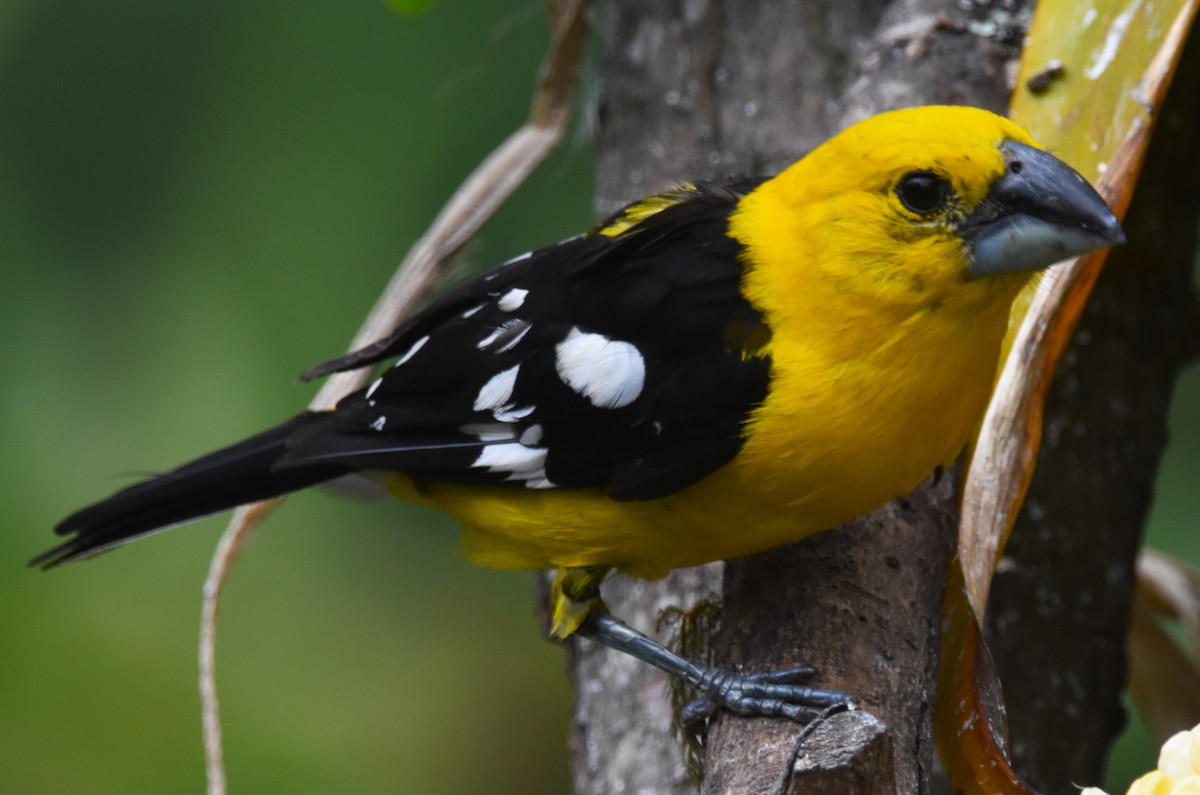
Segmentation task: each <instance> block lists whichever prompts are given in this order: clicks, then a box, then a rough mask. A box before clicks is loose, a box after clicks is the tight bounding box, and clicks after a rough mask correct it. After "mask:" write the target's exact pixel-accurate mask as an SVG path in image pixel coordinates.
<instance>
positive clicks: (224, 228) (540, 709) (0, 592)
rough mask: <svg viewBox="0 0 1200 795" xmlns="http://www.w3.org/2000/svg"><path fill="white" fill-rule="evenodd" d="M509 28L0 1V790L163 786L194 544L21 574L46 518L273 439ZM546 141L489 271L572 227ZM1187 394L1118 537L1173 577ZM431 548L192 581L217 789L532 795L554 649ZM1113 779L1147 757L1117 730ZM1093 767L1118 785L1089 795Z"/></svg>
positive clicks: (1190, 486)
mask: <svg viewBox="0 0 1200 795" xmlns="http://www.w3.org/2000/svg"><path fill="white" fill-rule="evenodd" d="M542 11H543V5H542V3H541V2H539V1H537V0H534V1H533V2H524V3H514V2H511V0H471V1H470V2H468V1H467V0H453V2H440V3H435V4H434V5H433V6H432V8H430V9H429V10H428V11H427V12H425V13H423V14H421V15H419V16H416V17H411V18H410V17H400V16H396V15H395V14H394V13H392V12H391V11H389V10H387V9H386V8H385V6H384V5H383V4H382V3H380V2H374V1H373V0H361V1H360V2H350V3H336V4H335V3H324V4H317V3H311V4H295V3H282V2H276V1H275V0H241V2H236V3H235V2H210V3H174V4H172V3H161V2H152V0H108V2H105V3H101V4H87V3H68V2H61V0H5V2H2V3H0V263H2V268H3V270H2V271H0V273H3V275H4V276H5V277H6V278H5V281H6V287H7V289H5V290H3V291H2V292H0V331H2V333H3V336H2V337H0V338H2V339H3V340H4V345H3V348H2V349H0V365H2V369H0V371H2V372H3V373H4V374H5V375H6V383H5V385H4V388H3V390H0V401H2V403H0V407H2V409H0V410H2V414H0V416H3V421H2V422H0V444H2V445H3V449H4V450H5V452H6V455H4V456H3V457H2V458H0V482H3V483H4V484H5V485H4V494H5V498H4V500H3V504H4V507H5V508H6V523H7V526H8V530H7V531H6V532H5V533H3V534H0V605H2V608H0V791H3V792H5V793H9V792H11V793H42V792H71V793H130V792H139V793H140V792H199V791H201V790H202V788H203V770H202V759H201V750H200V736H199V735H200V731H199V717H198V709H197V706H198V705H197V696H196V687H195V668H196V664H195V656H196V650H195V647H196V633H197V623H198V613H199V605H200V585H201V583H202V581H203V578H204V575H205V572H206V568H207V565H208V559H209V555H210V553H211V550H212V548H213V545H214V544H215V542H216V539H217V537H218V535H219V533H220V531H221V529H222V528H223V526H224V520H223V519H210V520H207V521H205V522H204V523H202V524H201V525H199V526H196V527H193V528H191V529H190V530H189V531H187V532H180V533H173V534H170V535H167V536H159V537H156V538H154V539H150V540H147V541H145V542H143V543H140V544H136V545H134V546H132V547H129V548H127V549H125V550H123V551H122V552H121V553H120V554H115V555H108V556H105V557H103V558H102V559H100V560H97V561H92V562H88V563H84V564H82V565H77V566H71V567H69V568H67V569H65V570H61V571H55V572H52V573H50V574H42V573H40V572H36V571H33V570H29V569H26V568H25V565H24V564H25V561H26V560H27V559H28V558H29V557H30V556H31V555H33V554H35V553H36V552H39V551H41V550H42V549H43V548H45V547H46V546H47V545H48V544H49V543H51V541H52V540H53V539H52V537H51V536H50V533H49V528H50V527H51V526H52V525H53V524H54V522H55V521H56V520H58V519H59V518H61V517H62V516H63V515H64V514H65V513H66V512H67V511H68V510H70V509H73V508H75V507H78V506H79V505H81V504H83V503H84V502H87V501H90V500H92V499H95V498H97V497H100V496H103V495H104V494H107V493H108V492H110V491H111V490H113V489H115V488H117V487H120V486H122V485H124V484H126V483H128V482H130V480H131V479H132V478H136V477H138V476H140V475H143V474H146V473H149V472H153V471H155V470H160V469H164V468H167V467H170V466H172V465H174V464H177V463H179V462H180V461H182V460H184V459H186V458H188V457H191V456H193V455H195V454H197V453H200V452H203V451H205V450H207V449H209V448H211V447H213V446H214V445H216V444H220V443H223V442H227V441H233V440H235V439H237V438H239V437H241V436H243V435H246V434H249V433H252V432H254V431H257V430H259V429H261V428H262V427H264V426H266V425H268V424H272V423H275V422H277V421H279V420H281V419H282V418H284V417H287V416H290V415H291V414H292V413H294V412H296V411H297V410H298V409H299V408H301V407H302V406H303V405H304V404H305V403H306V402H307V401H308V399H309V398H310V397H311V396H312V394H313V392H314V388H313V387H312V386H302V385H299V384H298V382H297V381H296V378H295V376H296V374H297V373H299V372H301V371H303V370H305V369H306V368H308V367H309V366H310V365H312V364H314V363H316V362H318V361H321V360H323V359H325V358H327V357H330V356H333V355H336V354H338V353H340V352H341V351H342V349H343V347H344V346H345V344H346V343H347V342H348V340H349V339H350V337H351V335H352V334H353V332H354V330H355V329H356V327H357V325H358V322H359V320H360V319H361V317H362V316H363V314H364V313H365V311H366V310H367V308H368V307H369V306H370V305H371V303H372V302H373V300H374V298H375V297H376V295H377V294H378V292H379V290H380V289H381V287H382V286H383V284H384V283H385V281H386V280H387V278H388V277H389V275H390V274H391V271H392V269H393V267H394V265H395V263H396V262H397V261H398V260H399V259H400V257H401V256H402V255H403V254H404V252H405V250H406V248H407V246H408V245H409V244H410V243H411V242H412V240H413V239H415V238H416V237H417V236H418V235H419V234H420V233H421V232H422V231H423V229H424V228H425V226H426V225H427V224H428V222H429V221H430V219H431V217H432V215H433V214H434V213H435V212H436V210H437V208H438V207H440V205H441V204H442V202H443V201H444V200H445V199H446V198H447V196H448V195H449V193H450V191H451V190H452V189H453V187H454V186H455V185H457V184H458V182H459V181H460V180H461V179H462V178H463V177H464V176H465V175H466V173H467V172H468V171H469V170H470V168H471V167H472V166H473V165H474V164H475V163H477V162H478V161H479V159H480V158H481V157H483V156H484V155H485V154H486V153H487V152H488V151H490V149H491V148H492V147H493V146H495V145H496V144H497V143H498V142H499V141H501V140H502V139H503V138H504V137H505V136H506V135H507V134H508V133H509V132H510V131H511V130H513V129H515V127H516V126H517V125H518V124H519V123H520V122H521V121H522V119H523V118H524V116H525V113H526V109H527V106H528V97H529V91H530V86H531V82H532V79H533V76H534V72H535V70H536V67H537V63H538V61H539V59H540V56H541V53H542V51H543V49H544V47H545V44H546V39H547V34H546V30H545V24H544V21H543V17H542ZM591 192H592V177H591V152H590V150H589V148H588V146H587V145H586V143H585V142H584V141H583V140H582V138H581V136H578V135H576V136H574V137H573V139H572V140H571V141H568V143H567V144H566V146H565V147H563V149H562V151H561V152H559V153H558V154H556V155H555V156H554V157H553V159H552V160H551V161H550V162H549V163H548V164H546V165H545V166H543V167H542V168H541V169H540V170H539V172H538V173H537V174H536V175H535V176H534V177H533V179H532V180H531V181H530V182H529V184H528V185H526V186H525V187H523V188H522V189H521V191H520V192H519V193H518V195H517V196H516V197H515V199H514V200H513V202H512V203H511V204H510V205H509V206H508V207H506V208H505V209H504V210H503V211H502V212H501V214H500V215H499V217H498V218H497V219H496V220H494V221H493V222H492V223H491V224H490V225H489V226H488V228H487V229H486V231H485V233H484V234H483V235H482V237H481V239H480V241H479V242H478V243H476V244H473V246H472V248H471V250H470V252H469V260H470V262H471V263H472V264H473V265H483V264H487V263H490V262H498V261H500V260H503V259H505V258H507V257H509V256H512V255H514V254H517V253H520V252H522V251H524V250H527V249H528V248H530V247H533V246H535V245H538V244H541V243H544V242H547V241H551V240H554V239H557V238H559V237H564V236H567V235H569V234H573V233H575V232H577V231H578V230H580V229H582V228H584V227H586V225H587V224H588V223H589V222H590V221H591V218H592V210H591ZM1198 405H1200V378H1197V377H1196V375H1195V374H1194V373H1193V374H1192V375H1191V376H1190V377H1188V378H1185V381H1184V383H1183V385H1182V387H1181V391H1180V396H1179V400H1178V401H1177V409H1176V412H1175V417H1174V423H1173V428H1174V430H1173V447H1172V448H1171V451H1170V453H1169V454H1168V459H1167V462H1166V465H1165V468H1164V473H1163V476H1162V480H1161V483H1162V488H1161V492H1162V494H1161V496H1162V499H1161V501H1160V503H1159V505H1158V507H1157V508H1156V510H1155V514H1154V529H1153V531H1152V536H1153V538H1154V540H1155V542H1156V543H1157V545H1158V546H1160V547H1163V548H1166V549H1167V550H1169V551H1173V552H1176V553H1182V554H1186V555H1191V556H1192V557H1195V556H1196V549H1195V545H1194V544H1193V543H1191V542H1190V536H1191V531H1192V530H1193V527H1192V525H1193V522H1194V517H1196V516H1197V515H1200V490H1197V489H1196V488H1195V483H1196V480H1195V476H1194V474H1193V469H1192V467H1193V466H1194V465H1195V463H1196V459H1197V457H1198V456H1200V422H1197V413H1196V411H1195V408H1196V407H1197V406H1198ZM456 537H457V532H456V531H455V529H454V528H453V527H452V526H451V525H450V524H449V523H448V522H446V521H444V520H441V519H439V518H438V517H435V516H431V515H429V514H426V513H422V512H420V511H417V510H415V509H408V508H406V507H405V506H402V505H397V504H393V503H386V504H385V503H379V504H371V503H354V502H352V503H347V502H345V501H342V500H338V499H335V498H330V497H329V496H328V495H327V494H323V493H321V492H313V493H306V494H302V495H299V496H297V497H294V498H292V499H291V500H289V501H288V502H287V503H286V504H285V506H284V507H283V508H282V509H281V510H280V511H279V512H278V513H277V514H276V515H275V516H274V517H272V519H271V521H270V522H269V523H268V525H267V526H266V528H265V529H264V530H263V531H262V532H261V533H260V535H259V537H258V538H257V539H256V540H255V542H254V543H253V545H252V546H251V547H250V548H249V550H248V551H247V552H246V554H245V555H244V556H243V559H242V560H241V562H240V565H239V566H238V567H237V569H236V573H235V576H234V578H233V581H232V583H231V585H230V587H229V589H228V592H227V597H226V601H225V605H224V609H223V615H222V622H221V626H220V642H219V673H220V682H221V688H222V690H221V695H222V698H223V704H224V718H225V731H226V757H227V763H228V769H229V775H230V778H231V781H232V789H233V791H235V792H297V793H310V792H311V793H319V792H355V793H369V792H456V793H458V792H462V793H466V792H488V793H503V792H514V793H516V792H558V791H565V790H566V789H567V786H568V779H567V772H566V763H565V753H564V742H565V739H566V734H567V725H568V718H569V713H568V704H569V693H568V691H567V686H566V680H565V675H564V671H563V660H562V655H561V652H560V650H559V649H558V648H556V647H555V646H553V645H551V644H549V643H546V642H544V641H543V640H542V639H541V636H540V632H539V629H538V626H537V623H536V621H535V619H534V617H533V600H532V587H531V583H532V578H531V577H530V576H529V575H528V574H523V573H512V572H492V571H487V570H483V569H478V568H474V567H471V566H469V565H467V564H466V563H464V562H463V561H462V560H460V559H459V558H458V557H457V556H456V555H455V554H454V547H455V543H456ZM1121 759H1122V760H1123V763H1124V764H1128V765H1132V766H1134V767H1133V769H1137V768H1142V767H1144V766H1146V765H1147V764H1149V763H1150V761H1151V760H1152V759H1153V751H1152V750H1151V749H1150V745H1149V741H1148V740H1146V739H1145V738H1144V736H1141V735H1137V734H1135V735H1134V739H1133V740H1132V741H1131V742H1129V743H1127V745H1126V751H1125V752H1123V755H1122V757H1121ZM1125 775H1128V774H1127V773H1123V774H1122V773H1119V774H1118V776H1125Z"/></svg>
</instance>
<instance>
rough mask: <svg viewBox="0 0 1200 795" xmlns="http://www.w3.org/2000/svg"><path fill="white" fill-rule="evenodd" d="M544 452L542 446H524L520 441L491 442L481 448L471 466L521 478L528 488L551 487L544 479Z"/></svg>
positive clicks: (509, 476) (507, 478) (514, 478)
mask: <svg viewBox="0 0 1200 795" xmlns="http://www.w3.org/2000/svg"><path fill="white" fill-rule="evenodd" d="M546 452H547V450H546V448H544V447H526V446H525V445H523V444H521V443H520V442H506V443H504V444H492V445H488V446H487V447H485V448H483V450H482V451H481V452H480V453H479V457H478V458H476V459H475V462H474V463H472V464H471V466H473V467H481V468H484V469H487V471H489V472H494V473H496V474H503V475H507V477H505V480H523V481H525V482H526V485H528V486H529V487H530V488H540V489H544V488H553V486H554V484H553V483H550V481H549V480H547V479H546ZM544 484H545V485H544Z"/></svg>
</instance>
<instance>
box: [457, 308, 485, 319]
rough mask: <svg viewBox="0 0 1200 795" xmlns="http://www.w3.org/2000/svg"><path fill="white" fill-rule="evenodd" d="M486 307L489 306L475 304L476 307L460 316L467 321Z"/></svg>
mask: <svg viewBox="0 0 1200 795" xmlns="http://www.w3.org/2000/svg"><path fill="white" fill-rule="evenodd" d="M485 306H487V304H475V306H473V307H471V308H470V309H468V310H467V311H466V312H463V313H462V314H461V315H459V317H461V318H462V319H463V320H466V319H467V318H469V317H470V316H471V315H473V314H475V313H476V312H478V311H479V310H480V309H483V308H484V307H485Z"/></svg>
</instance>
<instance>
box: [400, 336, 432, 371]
mask: <svg viewBox="0 0 1200 795" xmlns="http://www.w3.org/2000/svg"><path fill="white" fill-rule="evenodd" d="M427 342H429V335H428V334H426V335H425V336H424V337H421V339H419V340H417V341H416V342H414V343H413V344H412V347H411V348H409V349H408V350H407V351H405V352H404V355H403V356H401V357H400V358H399V359H397V360H396V363H395V364H394V365H392V366H393V367H399V366H400V365H402V364H404V363H405V362H407V361H408V360H409V359H411V358H412V357H413V356H415V355H416V353H417V351H419V350H421V348H423V347H424V346H425V343H427Z"/></svg>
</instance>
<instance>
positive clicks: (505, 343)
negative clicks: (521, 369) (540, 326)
mask: <svg viewBox="0 0 1200 795" xmlns="http://www.w3.org/2000/svg"><path fill="white" fill-rule="evenodd" d="M531 328H533V324H532V323H530V322H529V321H528V320H522V319H521V318H519V317H515V318H513V319H512V320H506V321H504V322H503V323H502V324H500V325H499V326H497V327H496V328H494V329H492V330H491V331H490V332H488V334H487V336H486V337H484V338H483V339H481V340H480V341H479V342H477V343H475V347H476V348H478V349H479V350H481V351H482V350H484V349H486V348H492V349H494V350H493V351H492V353H504V352H506V351H510V350H512V349H513V348H514V347H516V345H517V343H518V342H520V341H521V340H522V339H523V338H524V337H525V335H526V334H528V333H529V329H531Z"/></svg>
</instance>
